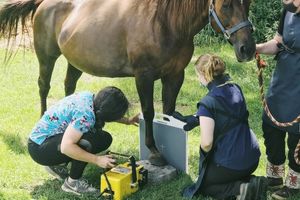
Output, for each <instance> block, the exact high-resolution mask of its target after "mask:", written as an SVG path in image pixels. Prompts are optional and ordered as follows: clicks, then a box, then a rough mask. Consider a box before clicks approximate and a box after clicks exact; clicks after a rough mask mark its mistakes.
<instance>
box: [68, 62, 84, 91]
mask: <svg viewBox="0 0 300 200" xmlns="http://www.w3.org/2000/svg"><path fill="white" fill-rule="evenodd" d="M81 75H82V71H80V70H78V69H77V68H75V67H74V66H73V65H71V64H70V63H68V69H67V74H66V78H65V95H66V96H68V95H70V94H73V93H74V91H75V89H76V84H77V81H78V79H79V78H80V76H81Z"/></svg>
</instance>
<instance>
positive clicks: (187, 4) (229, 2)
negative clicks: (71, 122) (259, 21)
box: [0, 0, 255, 165]
mask: <svg viewBox="0 0 300 200" xmlns="http://www.w3.org/2000/svg"><path fill="white" fill-rule="evenodd" d="M249 4H250V0H244V1H243V0H216V1H215V0H11V1H8V2H6V3H5V4H4V5H3V6H2V8H1V10H0V31H2V37H8V38H10V37H12V36H13V35H16V33H17V30H18V23H19V21H20V22H21V25H22V27H23V28H24V26H25V24H26V19H27V18H28V16H32V17H33V18H32V19H33V35H34V47H35V52H36V55H37V58H38V61H39V65H40V66H39V67H40V68H39V69H40V74H39V79H38V85H39V93H40V98H41V113H43V112H44V111H45V110H46V108H47V107H46V98H47V95H48V92H49V89H50V79H51V75H52V71H53V67H54V63H55V61H56V59H57V58H58V57H59V56H60V55H61V54H63V55H64V56H65V57H66V59H67V61H68V69H67V75H66V79H65V94H66V95H69V94H72V93H73V92H74V90H75V88H76V83H77V80H78V79H79V77H80V76H81V74H82V72H87V73H89V74H92V75H95V76H106V77H127V76H131V77H135V81H136V87H137V91H138V94H139V97H140V101H141V107H142V112H143V115H144V118H145V122H146V145H147V147H148V148H149V149H150V151H151V156H150V158H149V159H150V161H151V162H152V163H153V164H156V165H162V164H164V159H163V158H162V157H161V155H160V153H159V151H158V150H157V148H156V145H155V142H154V139H153V133H152V132H153V128H152V120H153V117H154V107H153V86H154V81H155V80H157V79H161V81H162V85H163V88H162V100H163V112H164V113H166V114H171V113H172V112H173V111H174V110H175V101H176V98H177V95H178V92H179V89H180V87H181V85H182V83H183V79H184V69H185V67H186V66H187V64H188V63H189V61H190V59H191V57H192V54H193V51H194V45H193V37H194V36H195V35H196V34H197V33H198V32H199V31H200V30H201V29H202V28H203V27H204V26H205V25H206V24H208V23H209V21H210V19H211V22H212V26H213V28H214V29H215V30H216V31H218V32H220V31H223V33H224V35H225V36H226V37H227V39H228V40H229V42H230V43H231V44H232V45H233V46H234V49H235V53H236V57H237V59H238V60H239V61H248V60H250V59H252V57H253V55H254V51H255V43H254V40H253V38H252V36H251V24H250V22H249V21H248V20H247V15H248V11H249ZM30 14H31V15H30ZM217 25H218V26H217Z"/></svg>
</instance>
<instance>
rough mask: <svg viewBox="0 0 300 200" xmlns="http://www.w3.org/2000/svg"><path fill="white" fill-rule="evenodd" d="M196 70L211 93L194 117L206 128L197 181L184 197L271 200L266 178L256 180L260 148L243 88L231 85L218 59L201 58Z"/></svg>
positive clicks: (203, 135)
mask: <svg viewBox="0 0 300 200" xmlns="http://www.w3.org/2000/svg"><path fill="white" fill-rule="evenodd" d="M195 68H196V73H197V75H198V78H199V82H200V83H201V84H202V85H204V86H206V87H207V88H208V90H209V92H208V94H207V95H206V96H205V97H204V98H203V99H202V100H201V101H200V102H199V103H198V105H197V106H198V111H197V114H196V115H195V118H199V120H198V121H199V122H200V128H201V136H200V140H201V141H200V163H199V174H198V180H197V182H196V183H194V184H193V185H191V186H189V187H187V188H185V189H184V190H183V196H184V197H188V198H192V197H193V196H196V195H199V194H201V195H203V196H210V197H213V198H215V199H239V200H241V199H251V200H256V199H266V190H267V182H266V178H265V177H255V176H251V174H252V173H253V172H254V171H255V170H256V168H257V166H258V162H259V157H260V150H259V145H258V142H257V139H256V137H255V135H254V134H253V132H252V131H251V130H250V128H249V124H248V111H247V107H246V102H245V99H244V96H243V93H242V90H241V88H240V87H239V86H238V85H237V84H234V83H232V82H230V77H229V76H228V75H227V74H225V63H224V62H223V61H222V60H221V59H220V58H219V57H217V56H214V55H209V54H205V55H202V56H200V57H199V59H198V60H197V62H196V65H195ZM176 116H178V113H175V117H176ZM187 121H188V122H191V125H190V127H194V126H195V123H194V121H195V120H191V117H190V116H189V118H188V120H187ZM199 122H198V124H199ZM187 126H188V127H189V124H188V123H187Z"/></svg>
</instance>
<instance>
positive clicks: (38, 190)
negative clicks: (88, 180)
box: [30, 179, 98, 200]
mask: <svg viewBox="0 0 300 200" xmlns="http://www.w3.org/2000/svg"><path fill="white" fill-rule="evenodd" d="M62 184H63V181H59V180H57V179H49V180H47V181H45V182H44V183H43V184H42V185H38V186H36V187H34V188H33V191H32V192H31V193H30V195H31V197H32V199H47V200H57V199H65V200H67V199H72V200H92V199H98V198H97V196H95V195H81V196H78V195H75V194H72V193H67V192H64V191H63V190H62V189H61V185H62ZM97 195H98V194H97Z"/></svg>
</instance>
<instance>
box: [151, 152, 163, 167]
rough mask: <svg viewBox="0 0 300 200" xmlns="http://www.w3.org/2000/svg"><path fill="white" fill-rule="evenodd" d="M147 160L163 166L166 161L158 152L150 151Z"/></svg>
mask: <svg viewBox="0 0 300 200" xmlns="http://www.w3.org/2000/svg"><path fill="white" fill-rule="evenodd" d="M149 162H150V163H151V164H152V165H155V166H165V165H167V161H166V160H165V159H164V158H163V157H162V155H161V154H159V153H151V154H150V155H149Z"/></svg>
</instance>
